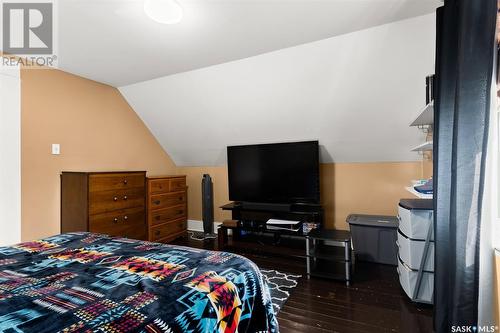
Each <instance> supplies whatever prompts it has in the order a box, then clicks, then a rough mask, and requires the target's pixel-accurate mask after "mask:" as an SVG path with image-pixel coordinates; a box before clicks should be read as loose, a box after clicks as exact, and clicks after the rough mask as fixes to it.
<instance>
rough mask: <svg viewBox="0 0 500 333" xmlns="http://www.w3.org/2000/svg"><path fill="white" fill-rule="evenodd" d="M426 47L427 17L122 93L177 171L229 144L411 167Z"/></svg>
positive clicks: (430, 53) (208, 159) (219, 156)
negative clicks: (280, 146)
mask: <svg viewBox="0 0 500 333" xmlns="http://www.w3.org/2000/svg"><path fill="white" fill-rule="evenodd" d="M434 48H435V15H434V14H430V15H425V16H420V17H416V18H412V19H407V20H403V21H398V22H395V23H390V24H386V25H381V26H377V27H374V28H370V29H366V30H361V31H356V32H353V33H349V34H345V35H341V36H337V37H333V38H329V39H324V40H320V41H317V42H313V43H309V44H304V45H299V46H296V47H291V48H287V49H282V50H278V51H275V52H271V53H267V54H263V55H259V56H255V57H251V58H246V59H242V60H238V61H233V62H229V63H225V64H221V65H216V66H212V67H207V68H203V69H199V70H195V71H190V72H185V73H181V74H176V75H171V76H166V77H162V78H159V79H155V80H150V81H145V82H142V83H137V84H133V85H129V86H125V87H122V88H120V91H121V92H122V94H123V95H124V96H125V98H126V99H127V101H128V102H129V103H130V105H131V106H132V107H133V108H134V110H135V111H136V112H137V113H138V114H139V116H140V117H141V118H142V119H143V121H144V122H145V123H146V125H147V126H148V127H149V128H150V130H151V131H152V133H153V134H154V135H155V136H156V138H157V139H158V141H159V142H160V144H162V146H163V148H164V149H165V150H166V151H167V152H168V153H169V155H170V156H171V157H172V158H173V159H174V161H175V163H176V164H177V165H180V166H210V165H222V164H224V163H225V156H226V153H225V147H226V146H227V145H231V144H246V143H263V142H281V141H294V140H308V139H319V141H320V144H321V145H322V155H321V158H322V161H323V162H383V161H416V160H420V158H421V157H420V156H419V155H418V154H417V153H414V152H410V149H411V148H412V147H413V146H416V145H417V144H419V143H420V142H423V140H424V136H423V134H422V133H421V132H420V131H418V130H417V129H415V128H413V129H412V128H409V127H408V125H409V124H410V122H411V121H412V120H413V119H412V118H413V117H414V116H415V114H417V113H418V111H419V109H421V108H422V107H423V106H424V105H425V76H426V75H428V74H431V73H433V72H434V53H435V52H434ZM165 61H168V58H166V59H165Z"/></svg>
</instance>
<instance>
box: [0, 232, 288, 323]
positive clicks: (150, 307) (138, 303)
mask: <svg viewBox="0 0 500 333" xmlns="http://www.w3.org/2000/svg"><path fill="white" fill-rule="evenodd" d="M0 332H36V333H42V332H51V333H52V332H113V333H120V332H278V324H277V320H276V318H275V316H274V313H273V307H272V303H271V299H270V296H269V290H268V288H267V285H266V284H265V283H264V282H263V279H262V275H261V273H260V271H259V269H258V268H257V266H256V265H255V264H254V263H253V262H251V261H250V260H248V259H246V258H244V257H241V256H238V255H235V254H231V253H225V252H213V251H204V250H198V249H194V248H188V247H180V246H172V245H166V244H158V243H152V242H144V241H137V240H131V239H125V238H117V237H110V236H106V235H99V234H92V233H69V234H62V235H57V236H53V237H49V238H45V239H42V240H37V241H33V242H27V243H22V244H18V245H14V246H11V247H0Z"/></svg>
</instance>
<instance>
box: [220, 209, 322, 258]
mask: <svg viewBox="0 0 500 333" xmlns="http://www.w3.org/2000/svg"><path fill="white" fill-rule="evenodd" d="M278 207H281V209H279V208H278ZM220 208H222V209H223V210H230V211H231V214H232V219H233V220H237V221H239V222H238V224H237V225H236V226H224V225H221V226H220V227H219V230H218V234H219V250H223V249H224V248H227V247H228V246H229V237H228V230H231V231H232V235H233V236H232V239H231V244H232V246H234V247H240V246H241V247H244V248H246V249H248V250H255V251H257V252H261V253H266V254H271V255H277V256H287V255H290V256H293V257H296V258H301V259H305V258H306V251H305V250H306V236H307V233H304V229H303V228H302V224H301V225H300V228H299V230H298V231H293V230H276V229H269V228H267V225H266V222H267V221H268V220H269V219H282V220H292V221H300V222H307V223H316V224H317V226H318V228H321V226H322V223H323V209H322V208H321V206H320V205H301V204H290V205H280V206H274V207H268V206H266V205H262V206H259V205H251V206H246V207H245V205H242V204H239V203H235V202H232V203H229V204H227V205H224V206H222V207H220Z"/></svg>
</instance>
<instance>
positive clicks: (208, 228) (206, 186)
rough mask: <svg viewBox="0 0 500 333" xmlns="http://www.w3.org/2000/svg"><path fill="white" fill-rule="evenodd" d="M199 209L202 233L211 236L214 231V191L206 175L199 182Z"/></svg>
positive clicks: (209, 178) (210, 180)
mask: <svg viewBox="0 0 500 333" xmlns="http://www.w3.org/2000/svg"><path fill="white" fill-rule="evenodd" d="M201 208H202V214H203V232H204V233H205V234H212V233H213V229H214V189H213V184H212V178H211V177H210V175H208V174H204V175H203V179H202V180H201Z"/></svg>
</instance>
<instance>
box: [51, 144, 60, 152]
mask: <svg viewBox="0 0 500 333" xmlns="http://www.w3.org/2000/svg"><path fill="white" fill-rule="evenodd" d="M59 154H61V145H60V144H58V143H53V144H52V155H59Z"/></svg>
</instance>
